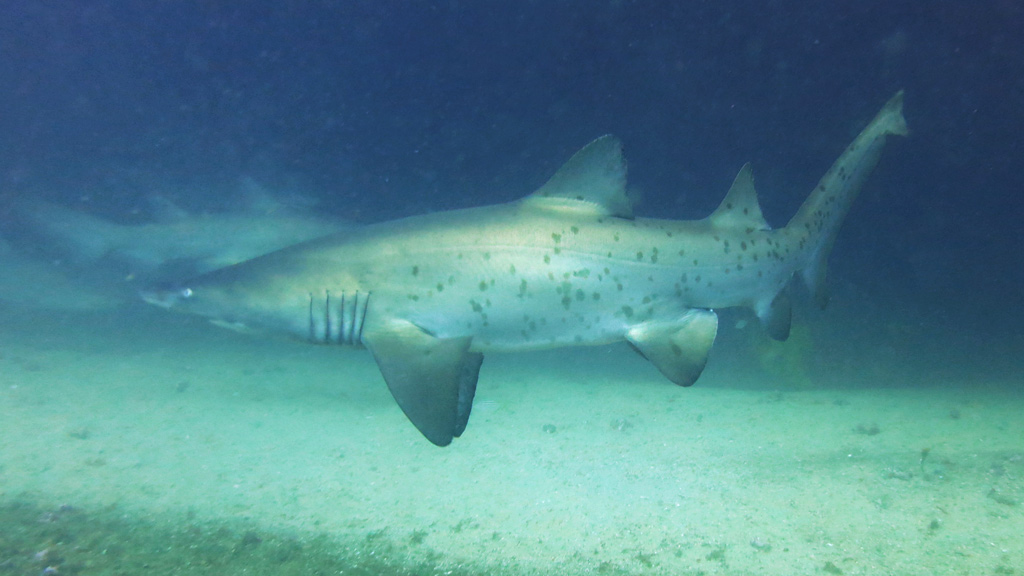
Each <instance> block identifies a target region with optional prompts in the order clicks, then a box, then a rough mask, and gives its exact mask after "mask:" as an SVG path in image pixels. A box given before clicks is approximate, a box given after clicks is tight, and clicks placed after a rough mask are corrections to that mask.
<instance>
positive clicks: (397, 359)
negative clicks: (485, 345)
mask: <svg viewBox="0 0 1024 576" xmlns="http://www.w3.org/2000/svg"><path fill="white" fill-rule="evenodd" d="M363 343H364V344H366V347H367V348H369V349H370V351H371V352H372V353H373V357H374V359H375V360H377V366H378V367H380V371H381V373H382V374H383V375H384V380H385V381H386V382H387V384H388V389H389V390H391V395H392V396H394V397H395V400H396V401H397V402H398V405H399V406H400V407H401V408H402V411H403V412H405V415H406V416H407V417H408V418H409V420H410V421H412V423H413V425H414V426H416V428H417V429H419V431H420V432H421V433H422V434H423V435H424V436H426V438H427V440H430V441H431V442H433V443H434V444H436V445H438V446H447V445H448V444H449V443H451V441H452V438H453V437H457V436H459V435H461V434H462V432H463V431H464V430H465V429H466V424H467V423H468V422H469V412H470V409H471V408H472V406H473V395H474V394H475V392H476V381H477V376H478V375H479V373H480V364H481V363H482V362H483V360H484V357H483V355H482V354H479V353H476V352H470V351H469V344H470V338H468V337H467V338H449V339H444V338H437V337H435V336H432V335H431V334H429V333H427V332H425V331H423V330H422V329H421V328H420V327H418V326H416V325H415V324H412V323H411V322H406V321H394V322H390V323H387V324H385V325H384V326H380V327H377V328H375V329H374V330H372V331H371V332H369V333H364V334H363Z"/></svg>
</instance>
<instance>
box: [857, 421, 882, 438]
mask: <svg viewBox="0 0 1024 576" xmlns="http://www.w3.org/2000/svg"><path fill="white" fill-rule="evenodd" d="M853 431H854V432H856V433H857V434H863V435H865V436H876V435H877V434H878V433H879V432H881V429H879V428H878V424H876V423H874V422H871V423H870V424H857V427H856V428H854V429H853Z"/></svg>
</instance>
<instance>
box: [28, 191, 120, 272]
mask: <svg viewBox="0 0 1024 576" xmlns="http://www.w3.org/2000/svg"><path fill="white" fill-rule="evenodd" d="M18 213H19V214H20V218H21V220H22V221H23V224H24V225H25V226H27V232H29V233H31V234H33V235H34V237H36V238H39V239H40V240H42V241H43V242H44V243H48V244H49V248H50V249H52V250H54V251H56V252H58V253H60V254H61V255H62V257H66V258H70V259H71V260H74V261H75V262H77V263H79V264H87V263H90V262H93V261H95V260H98V259H100V258H102V257H103V256H106V255H107V254H108V253H109V252H110V251H112V250H114V249H116V248H118V247H120V246H121V245H123V244H124V243H125V239H124V238H123V236H124V233H123V232H122V229H121V226H119V225H117V224H114V223H112V222H108V221H106V220H103V219H101V218H97V217H95V216H92V215H89V214H86V213H84V212H79V211H76V210H72V209H71V208H66V207H64V206H61V205H58V204H51V203H48V202H38V203H33V204H30V205H25V206H21V207H19V210H18Z"/></svg>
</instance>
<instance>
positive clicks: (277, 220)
mask: <svg viewBox="0 0 1024 576" xmlns="http://www.w3.org/2000/svg"><path fill="white" fill-rule="evenodd" d="M251 200H252V201H251V202H250V206H247V207H246V208H245V209H243V210H239V211H232V212H210V213H205V214H190V213H188V212H186V211H184V210H182V209H180V208H178V207H177V206H175V205H173V204H171V203H170V202H169V201H167V200H165V199H162V198H159V197H154V198H152V199H151V201H152V202H153V203H154V209H155V210H154V215H155V216H156V217H155V218H154V219H153V220H152V221H149V222H143V223H136V224H123V223H118V222H115V221H112V220H108V219H105V218H101V217H98V216H94V215H91V214H88V213H86V212H81V211H78V210H74V209H72V208H69V207H65V206H62V205H59V204H52V203H45V202H36V203H31V204H26V205H21V206H17V207H16V210H15V214H16V218H17V219H18V220H19V221H20V223H21V224H22V225H23V226H24V227H26V230H25V236H26V237H28V238H30V239H32V241H33V242H35V243H36V244H41V245H47V246H48V247H49V251H50V252H54V253H56V254H58V255H60V256H61V257H62V258H66V259H68V260H70V261H71V262H73V263H75V264H78V265H79V266H84V265H87V266H93V265H95V264H96V263H97V262H99V261H101V260H112V261H115V262H118V263H121V264H123V265H124V266H126V267H127V268H128V270H129V271H130V272H131V274H132V275H133V276H141V277H143V278H150V279H152V278H153V277H157V278H166V277H168V275H169V274H170V273H169V272H168V271H169V270H170V271H174V270H179V271H180V270H188V271H189V273H192V274H197V273H204V272H209V271H211V270H215V269H217V268H222V267H225V266H229V265H231V264H237V263H239V262H243V261H246V260H249V259H251V258H255V257H256V256H260V255H262V254H266V253H268V252H273V251H275V250H279V249H281V248H284V247H286V246H291V245H293V244H296V243H298V242H304V241H306V240H311V239H313V238H319V237H321V236H327V235H329V234H333V233H336V232H340V231H342V230H345V229H348V228H351V227H352V225H351V224H350V223H347V222H343V221H341V220H337V219H335V220H330V219H326V218H322V217H319V216H317V215H315V214H313V213H311V212H309V211H305V210H295V209H291V208H289V207H287V206H285V205H283V204H281V203H278V202H276V201H274V200H273V199H272V198H271V197H270V196H269V195H266V194H263V193H260V195H259V196H257V197H253V198H251Z"/></svg>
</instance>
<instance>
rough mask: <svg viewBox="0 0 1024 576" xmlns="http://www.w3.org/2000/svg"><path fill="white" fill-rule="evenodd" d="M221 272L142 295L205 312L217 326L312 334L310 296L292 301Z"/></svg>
mask: <svg viewBox="0 0 1024 576" xmlns="http://www.w3.org/2000/svg"><path fill="white" fill-rule="evenodd" d="M218 272H220V271H214V272H213V273H210V274H205V275H202V276H198V277H196V278H193V279H191V280H188V281H185V282H179V283H171V284H165V285H162V286H155V287H152V288H149V289H146V290H143V291H141V292H140V294H139V295H140V296H141V297H142V299H143V300H144V301H145V302H147V303H149V304H153V305H155V306H159V307H161V308H167V309H170V310H174V311H176V312H184V313H186V314H192V315H196V316H202V317H204V318H207V319H209V320H210V322H212V323H213V324H216V325H217V326H222V327H225V328H231V329H233V330H237V331H244V332H253V331H255V332H263V331H269V332H287V333H291V334H293V335H296V336H300V337H306V336H308V333H309V323H308V310H309V301H308V298H307V299H306V300H305V301H304V302H303V301H302V300H296V301H295V302H289V301H286V300H288V299H287V298H284V297H283V296H282V293H281V292H278V291H273V290H269V291H268V290H256V289H252V285H251V284H250V283H248V282H240V281H231V280H229V279H225V278H222V277H221V276H224V274H219V273H218ZM303 313H305V315H304V314H303Z"/></svg>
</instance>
